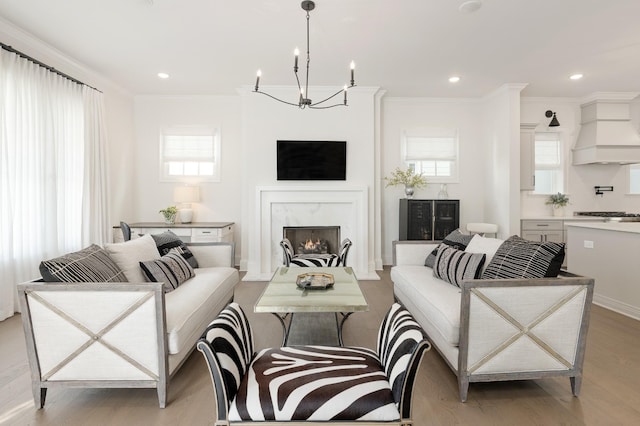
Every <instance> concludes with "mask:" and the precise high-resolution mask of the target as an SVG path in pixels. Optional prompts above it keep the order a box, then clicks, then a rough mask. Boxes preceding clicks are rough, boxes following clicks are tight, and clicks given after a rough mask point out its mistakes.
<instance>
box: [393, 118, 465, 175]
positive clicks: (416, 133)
mask: <svg viewBox="0 0 640 426" xmlns="http://www.w3.org/2000/svg"><path fill="white" fill-rule="evenodd" d="M402 160H403V161H404V163H405V164H406V166H407V167H408V168H410V169H412V170H413V171H414V172H415V173H422V174H423V175H424V176H426V177H427V178H428V179H429V182H440V183H453V182H457V181H458V131H457V129H446V128H426V129H413V130H406V131H404V132H403V138H402Z"/></svg>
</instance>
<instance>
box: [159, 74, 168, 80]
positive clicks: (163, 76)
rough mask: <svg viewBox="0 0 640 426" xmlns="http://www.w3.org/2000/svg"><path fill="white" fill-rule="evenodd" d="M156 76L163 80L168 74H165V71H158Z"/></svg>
mask: <svg viewBox="0 0 640 426" xmlns="http://www.w3.org/2000/svg"><path fill="white" fill-rule="evenodd" d="M158 78H161V79H163V80H164V79H166V78H169V74H167V73H166V72H159V73H158Z"/></svg>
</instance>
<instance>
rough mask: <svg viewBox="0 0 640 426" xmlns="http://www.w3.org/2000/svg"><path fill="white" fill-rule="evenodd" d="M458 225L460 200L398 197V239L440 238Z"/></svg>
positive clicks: (431, 239) (432, 239)
mask: <svg viewBox="0 0 640 426" xmlns="http://www.w3.org/2000/svg"><path fill="white" fill-rule="evenodd" d="M459 226H460V200H413V199H411V200H410V199H406V198H402V199H400V220H399V233H398V234H399V235H398V239H399V240H429V241H434V240H442V239H444V237H446V236H447V235H448V234H449V233H451V232H453V231H455V230H456V229H458V227H459Z"/></svg>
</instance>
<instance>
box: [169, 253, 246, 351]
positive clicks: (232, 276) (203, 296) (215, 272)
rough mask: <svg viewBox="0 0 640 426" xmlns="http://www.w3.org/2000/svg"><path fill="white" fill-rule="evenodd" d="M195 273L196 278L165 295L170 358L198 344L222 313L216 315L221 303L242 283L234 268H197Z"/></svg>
mask: <svg viewBox="0 0 640 426" xmlns="http://www.w3.org/2000/svg"><path fill="white" fill-rule="evenodd" d="M194 273H195V277H193V278H191V279H189V280H187V281H185V282H184V283H183V284H182V285H181V286H180V287H178V288H177V289H175V290H174V291H172V292H169V293H167V294H166V295H165V301H166V303H165V306H166V315H167V335H168V336H167V341H168V346H169V353H170V354H177V353H179V352H180V351H181V350H183V349H185V348H186V347H187V346H191V345H193V344H194V343H195V342H196V341H197V340H198V338H199V337H200V335H202V332H203V331H204V328H205V326H206V324H209V322H211V319H212V318H215V315H216V314H217V313H218V312H217V311H216V312H214V311H215V307H216V306H217V305H218V304H219V303H220V299H221V298H222V297H223V295H225V294H227V293H228V292H229V291H232V290H233V287H234V286H235V285H236V283H237V282H238V270H237V269H235V268H231V267H222V266H219V267H213V268H197V269H194ZM226 302H227V301H225V303H226ZM219 310H220V309H219V308H218V311H219Z"/></svg>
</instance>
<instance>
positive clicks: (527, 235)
mask: <svg viewBox="0 0 640 426" xmlns="http://www.w3.org/2000/svg"><path fill="white" fill-rule="evenodd" d="M521 227H522V232H521V235H522V238H524V239H526V240H531V241H539V242H546V241H551V242H554V243H564V223H563V221H562V220H523V221H522V224H521Z"/></svg>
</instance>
